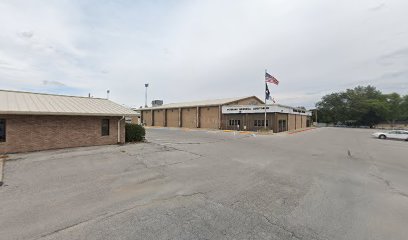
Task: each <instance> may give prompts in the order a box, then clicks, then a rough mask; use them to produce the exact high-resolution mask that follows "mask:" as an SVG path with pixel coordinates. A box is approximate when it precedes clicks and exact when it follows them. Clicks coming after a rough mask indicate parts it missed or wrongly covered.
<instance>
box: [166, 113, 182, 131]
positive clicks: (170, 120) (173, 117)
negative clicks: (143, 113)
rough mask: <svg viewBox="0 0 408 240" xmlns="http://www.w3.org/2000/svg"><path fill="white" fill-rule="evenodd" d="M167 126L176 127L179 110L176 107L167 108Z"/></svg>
mask: <svg viewBox="0 0 408 240" xmlns="http://www.w3.org/2000/svg"><path fill="white" fill-rule="evenodd" d="M166 114H167V127H178V126H179V125H178V124H179V120H178V118H179V111H178V109H167V113H166Z"/></svg>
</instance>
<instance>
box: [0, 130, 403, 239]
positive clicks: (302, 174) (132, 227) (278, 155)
mask: <svg viewBox="0 0 408 240" xmlns="http://www.w3.org/2000/svg"><path fill="white" fill-rule="evenodd" d="M373 131H374V130H369V129H343V128H342V129H337V128H319V129H313V130H309V131H305V132H299V133H296V134H287V133H280V134H276V135H266V136H263V135H254V134H248V133H246V134H241V133H236V132H222V131H192V130H183V129H148V130H147V142H146V143H138V144H126V145H123V146H115V145H113V146H102V147H88V148H76V149H64V150H55V151H43V152H34V153H27V154H15V155H10V156H9V160H8V161H7V162H6V164H5V169H4V174H5V175H4V176H5V178H4V185H3V186H2V187H0V203H1V205H0V239H70V240H71V239H370V240H372V239H381V240H382V239H401V240H402V239H404V240H405V239H407V236H408V228H407V223H408V142H403V141H392V140H379V139H375V138H372V137H371V133H372V132H373Z"/></svg>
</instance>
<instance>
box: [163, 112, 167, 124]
mask: <svg viewBox="0 0 408 240" xmlns="http://www.w3.org/2000/svg"><path fill="white" fill-rule="evenodd" d="M163 127H167V109H164V110H163Z"/></svg>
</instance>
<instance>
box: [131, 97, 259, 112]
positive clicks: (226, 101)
mask: <svg viewBox="0 0 408 240" xmlns="http://www.w3.org/2000/svg"><path fill="white" fill-rule="evenodd" d="M252 97H253V98H256V99H257V100H259V101H260V102H262V100H260V99H259V98H258V97H256V96H247V97H235V98H223V99H212V100H204V101H194V102H183V103H169V104H164V105H162V106H157V107H148V108H140V109H138V110H140V111H143V110H151V109H166V108H186V107H202V106H205V107H207V106H220V105H225V104H230V103H233V102H237V101H240V100H244V99H248V98H252ZM262 103H263V102H262Z"/></svg>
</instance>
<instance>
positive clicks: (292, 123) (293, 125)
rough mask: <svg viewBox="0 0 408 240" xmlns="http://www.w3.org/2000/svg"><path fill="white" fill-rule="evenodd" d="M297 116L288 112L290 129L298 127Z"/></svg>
mask: <svg viewBox="0 0 408 240" xmlns="http://www.w3.org/2000/svg"><path fill="white" fill-rule="evenodd" d="M295 118H296V116H295V115H294V114H288V131H291V130H295V129H296V119H295Z"/></svg>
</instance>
